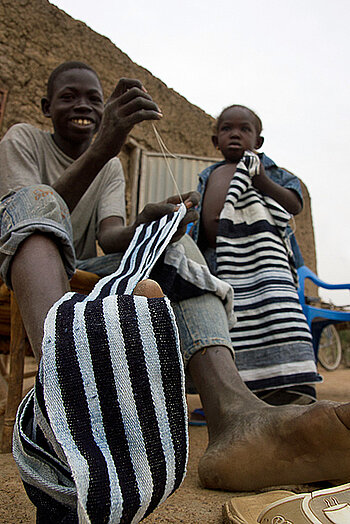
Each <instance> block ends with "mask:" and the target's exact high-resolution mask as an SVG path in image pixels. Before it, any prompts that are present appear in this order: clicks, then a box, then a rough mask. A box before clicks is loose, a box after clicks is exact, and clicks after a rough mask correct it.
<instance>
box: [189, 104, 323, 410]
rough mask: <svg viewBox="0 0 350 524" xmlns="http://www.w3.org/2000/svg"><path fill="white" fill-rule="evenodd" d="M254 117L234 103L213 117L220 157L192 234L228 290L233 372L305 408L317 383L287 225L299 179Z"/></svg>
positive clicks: (205, 176) (203, 180) (267, 396)
mask: <svg viewBox="0 0 350 524" xmlns="http://www.w3.org/2000/svg"><path fill="white" fill-rule="evenodd" d="M261 132H262V123H261V120H260V118H259V117H258V116H257V115H256V114H255V113H254V112H253V111H251V110H250V109H248V108H247V107H244V106H240V105H233V106H230V107H228V108H226V109H224V110H223V111H222V113H221V115H220V116H219V118H218V119H217V122H216V128H215V134H214V135H213V137H212V141H213V144H214V146H215V147H216V148H217V149H218V150H220V151H221V153H222V154H223V156H224V160H223V161H222V162H219V163H217V164H214V165H213V166H210V167H209V168H207V169H205V170H204V171H203V172H202V173H201V174H200V175H199V178H200V182H199V187H198V190H199V192H200V193H201V195H202V199H201V203H200V221H199V222H198V223H197V224H196V226H195V228H194V231H193V236H194V238H195V240H196V241H197V243H198V245H199V247H200V249H201V251H202V252H203V254H204V256H205V258H206V260H207V263H208V265H209V267H210V269H211V271H212V272H213V273H214V274H216V275H217V276H218V277H219V278H221V279H223V280H225V281H227V282H229V283H230V284H231V286H232V287H233V290H234V304H235V313H236V316H237V323H236V325H235V326H234V328H233V329H232V331H231V338H232V343H233V347H234V348H235V351H236V353H235V354H236V364H237V368H238V370H239V372H240V374H241V376H242V378H243V380H244V381H245V382H246V384H247V385H248V386H249V387H250V389H252V390H253V391H254V392H255V393H256V394H258V396H260V397H261V398H263V399H264V400H266V401H267V402H270V403H272V404H285V403H293V402H295V403H309V402H312V401H313V399H314V398H315V389H314V383H315V382H318V381H319V380H320V377H319V376H318V374H317V370H316V365H315V361H314V355H313V349H312V341H311V334H310V331H309V328H308V325H307V323H306V320H305V317H304V315H303V312H302V309H301V307H300V304H299V300H298V295H297V289H296V285H295V280H296V271H295V265H294V263H293V255H292V250H291V247H290V240H289V237H290V233H291V231H290V229H289V230H288V227H289V226H288V221H289V219H290V217H291V215H295V214H297V213H299V212H300V211H301V209H302V193H301V187H300V182H299V180H298V179H297V178H296V177H295V176H294V175H292V174H291V173H289V172H287V171H284V170H282V169H280V168H278V167H277V166H276V165H275V164H274V162H273V161H272V160H270V159H269V158H268V157H266V156H265V155H264V154H260V155H259V156H257V155H256V154H255V153H254V152H255V151H256V150H257V149H259V148H260V147H261V146H262V144H263V142H264V139H263V137H262V136H261Z"/></svg>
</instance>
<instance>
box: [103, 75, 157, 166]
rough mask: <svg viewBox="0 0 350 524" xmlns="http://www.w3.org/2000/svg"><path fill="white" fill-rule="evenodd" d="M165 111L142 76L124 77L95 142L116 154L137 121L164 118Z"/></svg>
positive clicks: (105, 110) (109, 101)
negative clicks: (162, 110) (157, 102)
mask: <svg viewBox="0 0 350 524" xmlns="http://www.w3.org/2000/svg"><path fill="white" fill-rule="evenodd" d="M161 118H162V113H161V111H160V109H159V107H158V106H157V104H156V103H155V102H154V101H153V100H152V97H151V96H150V95H149V94H148V93H147V91H146V89H145V88H144V87H143V85H142V83H141V82H140V81H139V80H133V79H130V78H121V79H120V80H119V82H118V84H117V86H116V87H115V89H114V91H113V93H112V94H111V96H110V98H109V99H108V100H107V103H106V105H105V109H104V113H103V117H102V121H101V125H100V128H99V131H98V133H97V136H96V139H95V143H94V146H95V148H101V150H102V151H103V152H104V154H106V155H107V156H108V157H109V158H112V157H113V156H116V155H117V154H118V153H119V152H120V150H121V147H122V146H123V144H124V142H125V140H126V137H127V135H128V133H130V131H131V129H132V128H133V127H134V125H135V124H139V123H140V122H143V121H144V120H160V119H161Z"/></svg>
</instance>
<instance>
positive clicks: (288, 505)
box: [258, 483, 350, 524]
mask: <svg viewBox="0 0 350 524" xmlns="http://www.w3.org/2000/svg"><path fill="white" fill-rule="evenodd" d="M276 519H279V520H276ZM282 519H284V520H282ZM258 522H259V523H261V524H273V523H274V522H295V523H298V524H299V523H300V524H304V523H305V524H330V523H333V524H348V523H349V522H350V483H348V484H342V485H341V486H336V487H335V488H328V489H321V490H317V491H313V492H312V493H304V494H300V495H294V496H292V497H287V498H285V499H282V500H280V501H278V502H274V503H272V504H270V505H269V506H268V507H267V508H265V509H264V510H263V511H262V512H261V513H260V515H259V517H258Z"/></svg>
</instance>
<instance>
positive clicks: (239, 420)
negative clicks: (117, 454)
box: [188, 347, 350, 491]
mask: <svg viewBox="0 0 350 524" xmlns="http://www.w3.org/2000/svg"><path fill="white" fill-rule="evenodd" d="M188 366H189V371H190V373H191V376H192V379H193V381H194V384H195V386H196V388H197V390H198V392H199V394H200V396H201V400H202V403H203V407H204V410H205V415H206V419H207V423H208V431H209V445H208V449H207V451H206V453H205V454H204V456H203V457H202V459H201V462H200V465H199V476H200V479H201V481H202V483H203V485H204V486H205V487H207V488H212V489H225V490H231V491H250V490H255V489H259V488H262V487H266V486H273V485H283V484H294V483H305V482H312V481H319V480H337V479H346V478H349V476H350V430H349V428H350V404H339V403H334V402H327V401H324V402H316V403H315V404H313V405H311V406H281V407H272V406H268V405H267V404H265V403H264V402H262V401H261V400H259V399H258V398H256V397H255V396H254V395H253V394H252V393H251V392H250V391H249V390H248V389H247V388H246V386H245V384H244V383H243V382H242V380H241V378H240V376H239V374H238V372H237V369H236V366H235V364H234V361H233V360H232V356H231V353H230V352H229V350H227V348H225V347H210V348H207V350H206V351H205V352H200V351H199V352H197V353H196V354H195V355H194V356H193V357H192V358H191V360H190V362H189V364H188Z"/></svg>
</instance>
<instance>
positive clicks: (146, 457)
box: [13, 206, 188, 524]
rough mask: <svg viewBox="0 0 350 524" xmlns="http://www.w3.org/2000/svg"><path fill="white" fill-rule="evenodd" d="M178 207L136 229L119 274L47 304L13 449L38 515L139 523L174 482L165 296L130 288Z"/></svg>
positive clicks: (178, 428) (176, 465)
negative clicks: (34, 368) (35, 371)
mask: <svg viewBox="0 0 350 524" xmlns="http://www.w3.org/2000/svg"><path fill="white" fill-rule="evenodd" d="M185 212H186V210H185V209H184V206H181V208H180V210H179V211H178V212H177V213H174V214H173V215H167V216H165V217H163V218H162V219H161V220H159V221H157V222H154V223H152V224H150V225H142V226H139V228H138V230H137V232H136V234H135V237H134V239H133V241H132V243H131V245H130V247H129V249H128V251H127V253H126V254H125V256H124V258H123V261H122V264H121V266H120V267H119V269H118V271H117V272H116V273H115V274H113V275H111V276H108V277H105V278H104V279H102V280H100V281H99V283H98V284H97V285H96V287H95V288H94V290H93V291H92V292H91V294H90V295H89V296H87V297H86V296H84V295H80V294H77V293H67V294H66V295H65V296H64V297H62V299H61V300H59V301H58V302H57V303H56V304H55V305H54V306H53V307H52V308H51V310H50V311H49V313H48V316H47V319H46V322H45V333H44V340H43V356H42V360H41V363H40V368H39V373H38V377H37V381H36V385H35V388H34V390H32V391H31V392H30V393H29V394H28V395H27V397H26V398H25V399H24V401H23V402H22V404H21V406H20V408H19V411H18V414H17V420H16V425H15V432H14V444H13V453H14V457H15V460H16V462H17V465H18V467H19V470H20V474H21V477H22V480H23V482H24V485H25V488H26V490H27V493H28V495H29V497H30V498H31V500H32V501H33V503H34V504H35V505H36V506H37V510H38V511H37V515H38V517H37V519H38V520H37V521H38V522H45V523H46V522H67V523H68V522H89V523H95V524H101V523H119V522H121V523H128V522H139V521H140V520H142V519H143V518H144V517H145V516H146V515H148V514H149V513H150V512H152V511H153V510H154V509H155V508H156V507H157V506H158V505H159V504H160V503H162V502H163V501H164V500H165V499H166V498H167V497H168V496H169V495H170V494H171V493H172V492H173V491H174V490H175V489H177V488H178V486H179V485H180V484H181V482H182V480H183V478H184V475H185V470H186V463H187V455H188V435H187V410H186V402H185V396H184V375H183V366H182V358H181V354H180V350H179V341H178V334H177V328H176V324H175V320H174V315H173V312H172V309H171V306H170V303H169V301H168V299H167V298H166V297H164V298H155V299H147V298H145V297H141V296H133V295H131V294H130V293H131V292H132V290H133V288H134V287H135V285H136V284H137V282H139V281H140V280H142V279H144V278H146V277H147V276H148V274H149V272H150V270H151V268H152V267H153V265H154V263H155V261H156V260H157V258H158V257H159V256H160V254H161V253H162V251H163V250H164V249H165V247H166V245H167V244H168V242H169V240H170V239H171V237H172V236H173V234H174V232H175V230H176V229H177V227H178V224H179V222H180V220H181V219H182V217H183V216H184V214H185Z"/></svg>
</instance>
